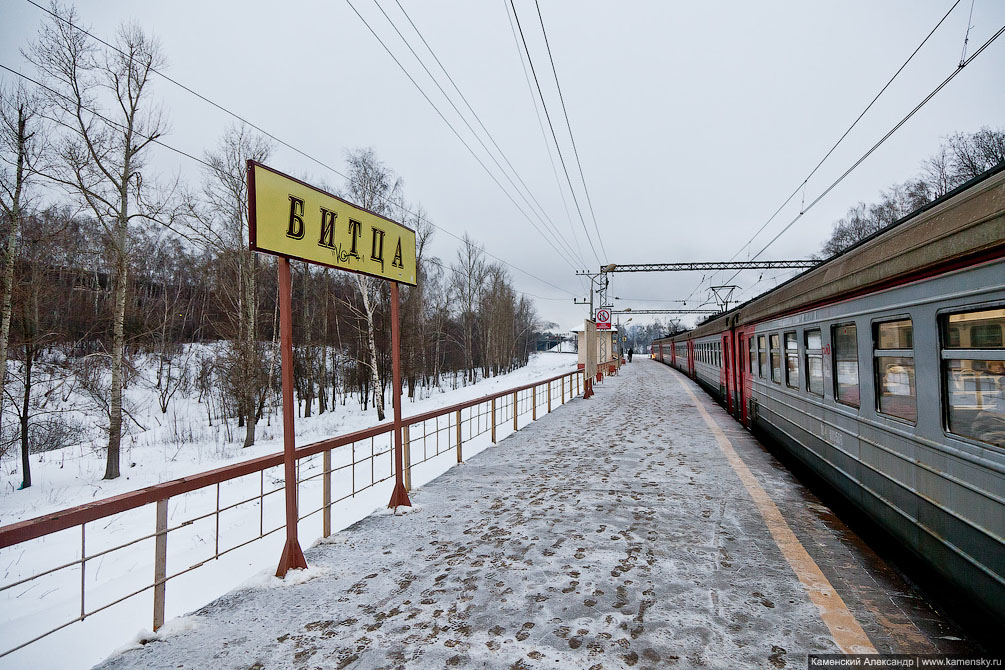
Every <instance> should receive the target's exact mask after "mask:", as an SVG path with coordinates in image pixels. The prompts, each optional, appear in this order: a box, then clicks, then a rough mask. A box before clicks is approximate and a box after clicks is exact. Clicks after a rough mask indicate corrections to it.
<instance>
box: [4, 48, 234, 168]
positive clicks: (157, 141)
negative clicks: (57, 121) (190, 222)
mask: <svg viewBox="0 0 1005 670" xmlns="http://www.w3.org/2000/svg"><path fill="white" fill-rule="evenodd" d="M0 69H3V70H6V71H7V72H10V73H11V74H13V75H16V76H18V77H21V78H22V79H24V80H25V81H27V82H30V83H32V84H34V85H35V86H37V87H38V88H41V89H43V90H46V91H48V92H49V93H51V94H53V95H56V96H59V97H60V98H63V99H64V100H66V101H68V102H71V103H73V104H76V102H75V101H74V100H72V99H71V98H70V97H69V96H68V95H65V94H63V93H60V92H59V91H57V90H56V89H54V88H50V87H49V86H46V85H45V84H43V83H42V82H40V81H38V80H36V79H33V78H31V77H29V76H28V75H26V74H22V73H20V72H18V71H17V70H15V69H13V68H10V67H7V66H6V65H4V64H3V63H0ZM80 108H81V109H83V110H84V111H86V112H88V113H89V114H93V115H94V116H96V117H98V118H99V119H101V120H102V121H104V122H105V123H108V124H110V125H113V126H116V127H118V128H120V129H122V130H126V126H124V125H122V124H121V123H119V122H118V121H113V120H112V119H110V118H108V117H107V116H105V115H103V114H101V113H100V112H97V111H95V110H93V109H91V108H90V107H88V106H86V105H81V106H80ZM61 125H62V124H61ZM133 133H134V134H135V135H138V136H139V137H141V138H143V139H145V140H148V141H150V142H153V143H154V144H158V145H160V146H162V147H164V148H165V149H169V150H170V151H173V152H175V153H176V154H179V155H181V156H184V157H185V158H191V159H192V160H194V161H195V162H197V163H201V164H202V165H205V166H206V167H208V168H209V169H211V170H213V171H214V172H215V171H216V168H215V167H213V166H212V165H211V164H209V163H208V162H206V161H204V160H203V159H201V158H199V157H198V156H193V155H192V154H190V153H188V152H187V151H184V150H182V149H178V148H177V147H173V146H171V145H170V144H167V143H166V142H163V141H162V140H160V139H158V138H156V137H153V136H151V135H145V134H143V133H141V132H140V131H138V130H133Z"/></svg>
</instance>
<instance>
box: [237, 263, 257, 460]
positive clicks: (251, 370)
mask: <svg viewBox="0 0 1005 670" xmlns="http://www.w3.org/2000/svg"><path fill="white" fill-rule="evenodd" d="M240 253H241V254H242V255H243V256H244V261H245V262H244V263H243V265H244V272H243V273H242V274H244V277H243V280H244V281H243V282H242V286H243V288H244V299H243V300H242V302H243V303H244V305H243V306H244V321H245V327H244V330H243V336H244V342H243V343H242V347H241V348H242V352H241V358H242V359H244V360H243V361H242V366H241V367H242V369H243V372H244V374H243V375H242V376H243V377H244V379H243V382H244V388H243V389H242V397H243V399H244V400H243V403H242V405H243V407H242V408H241V409H243V410H244V415H245V416H244V445H243V446H245V447H250V446H251V445H253V444H254V443H255V396H256V394H255V388H256V387H257V384H255V383H254V380H255V377H256V375H257V370H255V321H256V318H257V315H256V313H255V312H256V310H255V307H256V300H255V259H254V253H253V252H251V251H247V250H242V251H241V252H240Z"/></svg>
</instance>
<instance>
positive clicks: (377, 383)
mask: <svg viewBox="0 0 1005 670" xmlns="http://www.w3.org/2000/svg"><path fill="white" fill-rule="evenodd" d="M346 162H347V163H348V168H349V169H348V172H349V174H348V178H349V182H348V184H347V185H346V195H347V196H348V199H349V200H351V201H352V202H354V203H355V204H357V205H359V206H361V207H363V208H365V209H369V210H370V211H372V212H376V213H377V214H384V213H385V212H388V211H389V207H390V204H391V203H392V202H393V201H394V200H395V199H396V198H397V197H398V196H399V194H400V191H401V188H402V181H401V179H399V178H398V177H397V176H395V174H394V173H393V172H392V171H391V170H390V169H389V168H388V167H386V166H385V165H384V164H383V163H382V162H381V161H380V159H379V158H377V154H376V153H375V152H374V150H373V149H370V148H367V149H357V150H355V151H350V152H349V155H348V157H347V159H346ZM354 277H355V280H356V288H357V289H358V290H359V295H360V299H361V300H362V307H363V316H364V318H365V320H366V349H367V351H366V352H365V355H366V359H365V361H363V362H364V363H365V364H366V365H367V366H368V367H369V369H370V386H371V387H372V390H373V404H374V407H375V408H376V409H377V418H378V419H379V420H381V421H383V420H384V392H383V384H382V383H381V376H380V366H379V362H378V359H377V340H376V328H375V325H374V314H375V312H376V310H377V306H378V305H379V304H380V299H381V296H380V291H381V283H380V282H378V281H376V280H374V279H373V278H371V277H369V276H367V275H362V274H356V275H354ZM396 392H397V391H396Z"/></svg>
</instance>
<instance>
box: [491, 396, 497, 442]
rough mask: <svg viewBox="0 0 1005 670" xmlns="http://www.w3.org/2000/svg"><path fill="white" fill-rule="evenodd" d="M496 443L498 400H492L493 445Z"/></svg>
mask: <svg viewBox="0 0 1005 670" xmlns="http://www.w3.org/2000/svg"><path fill="white" fill-rule="evenodd" d="M495 443H496V399H495V398H492V444H495Z"/></svg>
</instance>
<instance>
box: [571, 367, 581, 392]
mask: <svg viewBox="0 0 1005 670" xmlns="http://www.w3.org/2000/svg"><path fill="white" fill-rule="evenodd" d="M569 389H570V390H571V389H572V384H569ZM576 395H579V373H578V372H577V373H576Z"/></svg>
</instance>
